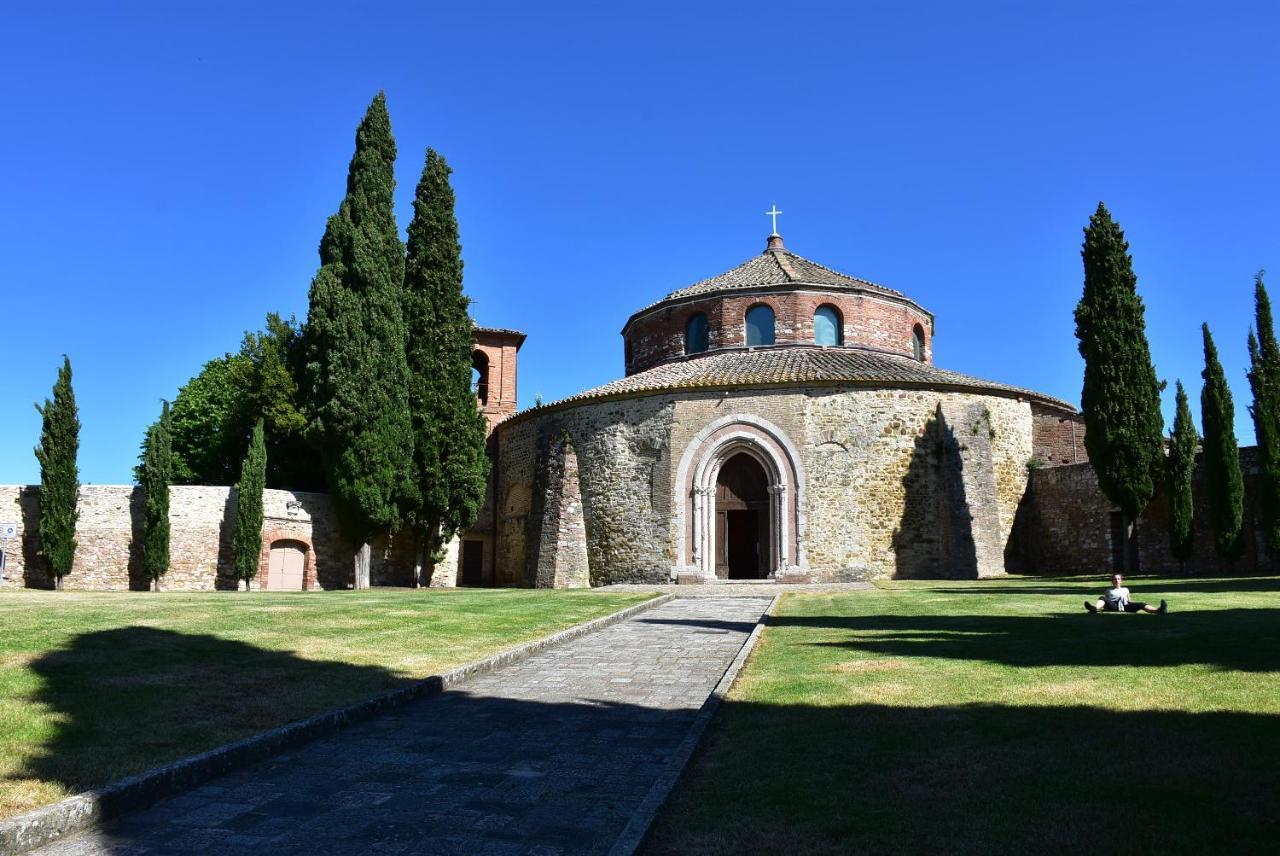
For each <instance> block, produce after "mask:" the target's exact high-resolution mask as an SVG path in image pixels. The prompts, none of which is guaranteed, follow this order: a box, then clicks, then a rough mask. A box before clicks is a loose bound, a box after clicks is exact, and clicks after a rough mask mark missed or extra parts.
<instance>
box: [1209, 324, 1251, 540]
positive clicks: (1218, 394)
mask: <svg viewBox="0 0 1280 856" xmlns="http://www.w3.org/2000/svg"><path fill="white" fill-rule="evenodd" d="M1202 329H1203V330H1204V374H1203V375H1202V377H1203V378H1204V390H1203V391H1202V392H1201V393H1200V419H1201V421H1202V422H1203V423H1204V478H1205V487H1206V491H1205V493H1206V498H1207V499H1208V501H1209V522H1210V523H1211V524H1212V525H1213V546H1214V547H1215V548H1216V549H1217V551H1218V553H1219V555H1221V556H1222V557H1223V558H1225V559H1226V560H1227V561H1228V562H1229V563H1232V564H1234V563H1235V561H1236V559H1238V558H1240V555H1241V554H1242V553H1243V552H1244V538H1243V537H1242V535H1243V528H1244V476H1243V474H1242V473H1241V472H1240V448H1239V446H1238V445H1237V444H1236V429H1235V419H1236V409H1235V405H1234V404H1233V403H1232V401H1231V388H1230V387H1229V386H1227V377H1226V375H1225V374H1224V373H1223V371H1222V363H1220V362H1219V361H1218V349H1217V347H1215V346H1214V344H1213V337H1212V336H1211V335H1210V334H1209V325H1208V324H1205V325H1203V328H1202Z"/></svg>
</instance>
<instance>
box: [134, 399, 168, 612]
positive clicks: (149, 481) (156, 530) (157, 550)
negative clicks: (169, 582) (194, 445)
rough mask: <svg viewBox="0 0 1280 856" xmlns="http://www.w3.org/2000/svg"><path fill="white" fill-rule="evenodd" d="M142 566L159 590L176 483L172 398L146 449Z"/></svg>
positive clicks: (150, 433)
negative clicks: (170, 406)
mask: <svg viewBox="0 0 1280 856" xmlns="http://www.w3.org/2000/svg"><path fill="white" fill-rule="evenodd" d="M140 483H141V485H142V569H143V571H144V572H145V573H146V575H147V579H149V580H151V582H152V585H153V586H154V587H155V590H156V591H159V590H160V578H161V577H162V576H164V575H165V572H167V571H168V570H169V485H170V484H172V483H173V420H172V417H171V414H170V412H169V402H167V401H166V402H164V406H163V407H162V408H161V410H160V419H159V420H158V421H157V422H156V423H155V424H154V425H152V426H151V427H150V428H149V429H147V439H146V440H145V441H144V443H143V450H142V477H141V479H140Z"/></svg>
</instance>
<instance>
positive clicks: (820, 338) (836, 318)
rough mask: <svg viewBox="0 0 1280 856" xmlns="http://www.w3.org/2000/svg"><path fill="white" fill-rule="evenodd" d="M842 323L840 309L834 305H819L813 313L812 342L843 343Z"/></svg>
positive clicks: (816, 343)
mask: <svg viewBox="0 0 1280 856" xmlns="http://www.w3.org/2000/svg"><path fill="white" fill-rule="evenodd" d="M843 327H844V325H843V324H842V323H841V319H840V311H839V310H838V309H836V308H835V307H834V306H819V307H818V311H817V312H815V313H813V343H814V344H815V345H843V344H844V329H843Z"/></svg>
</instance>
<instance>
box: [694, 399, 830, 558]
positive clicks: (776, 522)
mask: <svg viewBox="0 0 1280 856" xmlns="http://www.w3.org/2000/svg"><path fill="white" fill-rule="evenodd" d="M738 454H746V455H749V456H751V457H752V458H754V459H755V460H756V461H757V462H758V463H759V464H760V466H761V467H762V468H763V470H764V472H765V474H766V476H767V478H768V483H769V484H768V493H769V514H768V526H769V537H768V538H767V541H768V546H769V550H770V556H769V561H768V565H767V566H768V567H769V568H770V569H771V570H772V572H771V573H770V576H771V577H774V578H779V577H786V576H796V575H803V574H804V573H805V570H804V569H805V565H806V561H805V554H804V523H805V519H804V491H805V479H804V470H803V468H802V467H801V464H800V456H799V454H798V452H797V451H796V448H795V446H794V444H792V442H791V440H790V439H789V438H788V437H787V436H786V434H784V433H783V432H782V430H781V429H779V428H778V427H777V426H776V425H774V424H772V423H771V422H768V421H767V420H764V419H761V418H759V417H758V416H753V415H750V414H731V415H728V416H724V417H721V418H720V419H717V420H716V421H715V422H712V423H711V424H710V425H708V426H707V427H706V428H704V429H703V430H702V431H700V432H698V435H697V436H696V437H694V438H693V440H692V441H690V443H689V445H688V447H687V448H686V449H685V452H684V454H683V455H682V456H681V458H680V467H679V469H678V470H677V473H676V482H675V490H676V491H677V495H676V496H675V497H674V499H675V503H674V505H675V508H676V509H678V510H677V513H676V518H677V519H676V531H677V533H678V536H677V543H676V555H677V562H678V564H677V565H676V567H675V568H673V569H672V576H673V577H680V576H689V577H701V578H703V579H714V578H715V543H716V532H715V525H716V524H715V495H716V484H717V480H718V478H719V475H720V469H721V467H723V466H724V464H725V462H726V461H728V460H729V459H730V458H732V457H733V456H734V455H738Z"/></svg>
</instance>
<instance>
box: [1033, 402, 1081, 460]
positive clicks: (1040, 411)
mask: <svg viewBox="0 0 1280 856" xmlns="http://www.w3.org/2000/svg"><path fill="white" fill-rule="evenodd" d="M1031 425H1032V438H1033V440H1032V442H1033V444H1034V445H1035V454H1034V457H1035V459H1036V460H1037V461H1039V462H1040V464H1041V465H1043V466H1046V467H1059V466H1062V465H1063V464H1082V463H1084V462H1086V461H1088V460H1089V453H1088V452H1086V451H1085V448H1084V418H1083V417H1081V416H1080V414H1078V413H1063V412H1062V411H1061V410H1057V409H1054V408H1050V407H1046V406H1045V405H1043V404H1039V403H1037V402H1032V403H1031Z"/></svg>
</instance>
